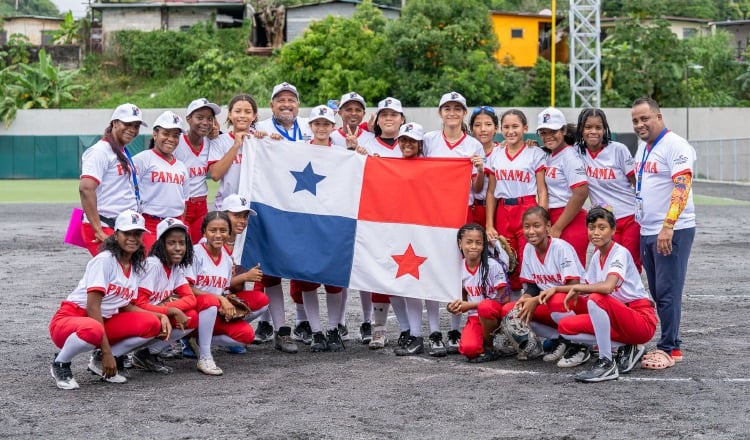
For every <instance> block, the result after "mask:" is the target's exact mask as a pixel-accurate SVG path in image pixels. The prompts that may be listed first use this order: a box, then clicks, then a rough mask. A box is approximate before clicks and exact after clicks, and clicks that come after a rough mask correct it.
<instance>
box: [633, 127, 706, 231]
mask: <svg viewBox="0 0 750 440" xmlns="http://www.w3.org/2000/svg"><path fill="white" fill-rule="evenodd" d="M635 160H636V162H635V168H634V169H635V176H636V180H637V179H638V178H639V174H640V173H639V171H640V170H641V167H643V172H642V174H643V176H642V179H641V184H640V198H641V199H642V200H643V212H642V215H641V216H639V215H638V213H636V219H637V220H638V223H640V224H641V235H656V234H658V233H659V231H660V230H661V228H662V225H663V224H664V219H665V218H666V217H667V211H668V210H669V204H670V202H671V200H672V189H673V188H674V182H673V180H672V179H673V178H674V177H675V176H677V175H679V174H683V173H686V172H690V173H691V174H692V175H693V177H695V170H694V168H693V167H694V166H695V149H694V148H693V146H692V145H690V144H689V143H688V142H687V141H686V140H685V139H683V138H682V137H681V136H678V135H676V134H674V133H672V132H671V131H670V132H668V133H667V134H665V135H664V137H663V138H662V139H661V140H660V141H659V143H658V144H656V145H655V146H654V147H653V148H652V149H651V153H649V154H646V144H645V143H644V142H641V143H639V145H638V151H637V152H636V153H635ZM637 188H638V184H637V183H636V191H637ZM638 195H639V194H636V196H638ZM638 217H640V218H638ZM694 227H695V205H694V204H693V191H690V193H689V194H688V202H687V205H686V206H685V209H684V210H683V211H682V213H681V214H680V217H679V218H678V219H677V223H676V224H675V225H674V229H685V228H694Z"/></svg>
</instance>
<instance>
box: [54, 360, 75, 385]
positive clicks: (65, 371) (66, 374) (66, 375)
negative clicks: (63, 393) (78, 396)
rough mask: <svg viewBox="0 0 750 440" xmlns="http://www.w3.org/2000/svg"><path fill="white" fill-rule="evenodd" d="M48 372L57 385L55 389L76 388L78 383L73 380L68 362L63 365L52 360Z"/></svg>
mask: <svg viewBox="0 0 750 440" xmlns="http://www.w3.org/2000/svg"><path fill="white" fill-rule="evenodd" d="M49 371H50V373H52V377H53V378H54V379H55V382H56V383H57V388H60V389H61V390H75V389H76V388H78V382H76V380H75V379H74V378H73V371H71V369H70V362H64V363H63V362H55V361H54V360H53V361H52V366H51V367H50V369H49Z"/></svg>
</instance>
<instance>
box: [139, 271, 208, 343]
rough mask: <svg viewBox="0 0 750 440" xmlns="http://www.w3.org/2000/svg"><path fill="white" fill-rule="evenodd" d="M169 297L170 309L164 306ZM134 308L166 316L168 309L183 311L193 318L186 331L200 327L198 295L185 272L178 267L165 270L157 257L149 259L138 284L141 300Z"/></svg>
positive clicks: (189, 321)
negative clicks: (196, 298)
mask: <svg viewBox="0 0 750 440" xmlns="http://www.w3.org/2000/svg"><path fill="white" fill-rule="evenodd" d="M170 297H171V299H170V301H169V305H168V306H167V305H163V304H162V303H163V302H164V301H165V300H166V299H167V298H170ZM175 297H179V298H175ZM135 304H136V305H137V306H138V307H140V308H142V309H144V310H149V311H152V312H157V313H162V314H164V315H166V314H167V313H168V312H169V307H174V308H177V309H180V310H181V311H182V312H184V313H185V315H187V316H188V317H189V318H190V319H189V320H188V322H187V328H191V329H193V328H196V327H197V326H198V314H197V312H196V310H195V307H196V300H195V295H193V291H192V290H191V289H190V285H189V284H188V281H187V279H186V278H185V269H183V268H181V267H179V266H174V267H168V266H165V265H164V264H162V262H161V261H160V260H159V258H157V257H154V256H151V257H148V258H147V259H146V270H145V273H144V274H143V276H141V278H140V282H139V284H138V298H137V299H136V301H135Z"/></svg>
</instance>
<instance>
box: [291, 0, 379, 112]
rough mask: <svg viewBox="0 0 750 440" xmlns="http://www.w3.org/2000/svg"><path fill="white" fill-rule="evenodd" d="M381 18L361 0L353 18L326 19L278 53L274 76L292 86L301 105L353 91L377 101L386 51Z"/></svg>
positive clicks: (321, 101) (330, 17)
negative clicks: (297, 94)
mask: <svg viewBox="0 0 750 440" xmlns="http://www.w3.org/2000/svg"><path fill="white" fill-rule="evenodd" d="M385 21H386V20H385V17H383V14H382V12H380V10H379V9H377V8H376V7H375V6H373V4H372V1H371V0H365V1H364V2H362V4H360V5H358V6H357V11H356V13H355V14H354V16H352V18H343V17H334V16H328V17H326V18H324V19H323V20H321V21H318V22H314V23H312V24H311V25H310V28H309V29H308V30H307V31H306V32H305V34H304V35H303V36H302V37H301V38H299V39H297V40H294V41H292V42H290V43H288V44H287V45H285V46H284V48H283V49H281V51H280V53H279V56H278V63H279V64H278V66H279V68H278V74H277V75H278V77H279V79H280V80H283V81H288V82H290V83H292V84H295V85H296V86H297V87H298V89H299V90H300V95H301V97H302V101H303V104H304V105H310V106H312V105H318V104H320V103H324V102H326V101H327V100H328V99H331V98H338V97H339V96H341V94H342V93H346V92H348V91H351V90H355V91H357V92H358V93H359V94H361V95H362V96H364V97H365V99H367V100H370V101H374V100H376V99H380V98H381V97H383V96H384V95H385V93H386V92H387V90H388V87H389V82H388V80H387V78H386V76H385V75H383V72H384V70H385V69H384V67H385V66H384V65H383V63H382V58H381V57H382V54H383V53H384V52H386V51H387V50H388V48H387V46H386V45H385V38H384V35H383V33H382V29H383V28H384V27H385Z"/></svg>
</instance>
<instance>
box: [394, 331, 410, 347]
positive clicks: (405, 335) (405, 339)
mask: <svg viewBox="0 0 750 440" xmlns="http://www.w3.org/2000/svg"><path fill="white" fill-rule="evenodd" d="M410 337H411V332H410V331H409V330H406V331H403V332H401V334H399V335H398V341H396V346H397V347H401V348H403V347H406V344H408V343H409V338H410Z"/></svg>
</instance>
